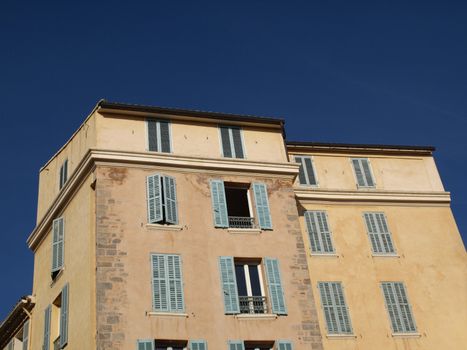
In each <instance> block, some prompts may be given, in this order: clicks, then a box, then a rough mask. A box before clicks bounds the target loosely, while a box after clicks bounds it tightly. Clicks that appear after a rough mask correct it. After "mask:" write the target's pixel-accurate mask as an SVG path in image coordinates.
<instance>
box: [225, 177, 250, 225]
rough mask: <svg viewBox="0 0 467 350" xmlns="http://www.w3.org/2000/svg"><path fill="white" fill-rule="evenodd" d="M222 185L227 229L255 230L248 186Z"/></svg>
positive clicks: (230, 183)
mask: <svg viewBox="0 0 467 350" xmlns="http://www.w3.org/2000/svg"><path fill="white" fill-rule="evenodd" d="M224 185H225V200H226V203H227V215H228V217H229V227H232V228H255V227H256V224H255V218H254V217H253V210H252V208H251V202H250V184H241V183H233V182H226V183H225V184H224Z"/></svg>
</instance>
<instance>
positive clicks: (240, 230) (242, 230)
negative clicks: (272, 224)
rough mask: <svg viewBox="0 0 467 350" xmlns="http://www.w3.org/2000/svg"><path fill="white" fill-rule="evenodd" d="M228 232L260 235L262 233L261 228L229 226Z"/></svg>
mask: <svg viewBox="0 0 467 350" xmlns="http://www.w3.org/2000/svg"><path fill="white" fill-rule="evenodd" d="M227 232H229V233H247V234H256V235H259V234H260V233H261V229H260V228H230V227H229V228H227Z"/></svg>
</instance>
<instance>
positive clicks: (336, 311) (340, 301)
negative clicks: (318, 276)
mask: <svg viewBox="0 0 467 350" xmlns="http://www.w3.org/2000/svg"><path fill="white" fill-rule="evenodd" d="M318 288H319V291H320V294H321V305H322V307H323V312H324V317H325V319H326V325H327V329H328V333H329V334H350V333H352V326H351V324H350V317H349V312H348V308H347V303H346V301H345V298H344V292H343V290H342V285H341V283H340V282H319V283H318Z"/></svg>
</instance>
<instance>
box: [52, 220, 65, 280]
mask: <svg viewBox="0 0 467 350" xmlns="http://www.w3.org/2000/svg"><path fill="white" fill-rule="evenodd" d="M58 221H61V225H62V228H63V232H62V240H61V241H62V264H61V265H60V266H58V264H57V266H56V267H55V268H54V246H55V245H58V244H59V243H58V242H59V241H57V242H55V241H54V223H55V222H58ZM65 231H66V230H65V217H64V216H60V217H58V218H56V219H54V220H53V221H52V232H51V235H52V250H51V260H52V264H51V269H50V275H51V277H52V281H55V279H56V278H57V277H58V275H59V274H60V272H61V271H62V270H64V269H65ZM57 254H58V252H57ZM57 260H58V257H57Z"/></svg>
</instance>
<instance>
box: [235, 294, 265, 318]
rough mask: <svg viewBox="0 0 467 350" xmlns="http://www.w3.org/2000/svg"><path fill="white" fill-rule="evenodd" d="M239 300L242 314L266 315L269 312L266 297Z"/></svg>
mask: <svg viewBox="0 0 467 350" xmlns="http://www.w3.org/2000/svg"><path fill="white" fill-rule="evenodd" d="M238 300H239V303H240V313H242V314H266V313H267V312H268V308H267V303H266V297H263V296H239V297H238Z"/></svg>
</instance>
